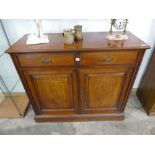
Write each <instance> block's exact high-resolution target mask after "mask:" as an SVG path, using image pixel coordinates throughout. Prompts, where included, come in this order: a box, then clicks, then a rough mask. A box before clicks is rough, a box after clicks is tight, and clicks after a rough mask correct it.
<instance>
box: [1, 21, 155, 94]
mask: <svg viewBox="0 0 155 155" xmlns="http://www.w3.org/2000/svg"><path fill="white" fill-rule="evenodd" d="M2 22H3V25H4V27H5V30H6V32H7V35H8V37H9V40H10V42H11V44H13V43H14V42H16V41H17V40H18V39H19V38H20V37H22V36H23V35H24V34H27V33H31V32H33V31H35V29H34V25H33V21H32V20H12V19H11V20H4V19H3V20H2ZM76 24H81V25H83V31H85V32H86V31H108V30H109V20H44V21H43V27H44V32H45V33H54V32H62V31H63V29H65V28H73V26H74V25H76ZM154 27H155V20H146V19H144V20H143V19H138V20H133V19H129V25H128V30H129V31H131V32H133V33H134V34H135V35H137V36H138V37H139V38H141V39H142V40H144V41H145V42H146V43H148V44H149V45H150V46H151V47H153V46H154V42H155V29H154ZM151 52H152V49H151V50H148V51H147V52H146V54H145V56H144V59H143V62H142V65H141V67H140V71H139V73H138V76H137V78H136V81H135V84H134V88H137V87H138V84H139V81H140V79H141V76H142V74H143V71H144V69H145V67H146V64H147V62H148V59H149V57H150V53H151ZM21 88H22V87H19V89H18V88H17V89H16V91H23V89H21Z"/></svg>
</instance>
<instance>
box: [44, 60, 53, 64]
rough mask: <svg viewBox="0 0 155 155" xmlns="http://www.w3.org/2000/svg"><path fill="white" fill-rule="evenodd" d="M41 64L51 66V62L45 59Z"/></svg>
mask: <svg viewBox="0 0 155 155" xmlns="http://www.w3.org/2000/svg"><path fill="white" fill-rule="evenodd" d="M42 63H43V64H51V63H52V60H50V59H45V60H43V61H42Z"/></svg>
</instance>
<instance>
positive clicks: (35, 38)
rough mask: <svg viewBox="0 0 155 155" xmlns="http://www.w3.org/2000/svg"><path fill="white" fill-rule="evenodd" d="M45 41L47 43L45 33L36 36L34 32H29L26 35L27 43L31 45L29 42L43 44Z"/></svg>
mask: <svg viewBox="0 0 155 155" xmlns="http://www.w3.org/2000/svg"><path fill="white" fill-rule="evenodd" d="M45 43H49V39H48V36H47V35H43V36H42V37H40V38H39V37H38V36H37V35H35V34H30V35H28V37H27V42H26V44H27V45H31V44H45Z"/></svg>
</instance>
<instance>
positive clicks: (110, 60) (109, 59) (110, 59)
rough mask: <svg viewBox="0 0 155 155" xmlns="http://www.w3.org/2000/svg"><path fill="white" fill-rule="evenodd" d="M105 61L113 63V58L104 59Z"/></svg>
mask: <svg viewBox="0 0 155 155" xmlns="http://www.w3.org/2000/svg"><path fill="white" fill-rule="evenodd" d="M103 61H104V62H112V58H111V57H108V58H104V59H103Z"/></svg>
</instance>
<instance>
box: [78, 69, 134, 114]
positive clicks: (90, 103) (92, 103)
mask: <svg viewBox="0 0 155 155" xmlns="http://www.w3.org/2000/svg"><path fill="white" fill-rule="evenodd" d="M79 72H80V92H81V94H80V96H81V97H80V111H81V113H88V114H91V113H96V114H97V113H113V112H120V109H121V106H122V104H123V99H124V98H125V95H126V92H127V88H128V85H129V81H130V78H131V73H132V69H130V68H126V67H121V68H118V67H113V68H110V67H105V68H104V69H80V71H79Z"/></svg>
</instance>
